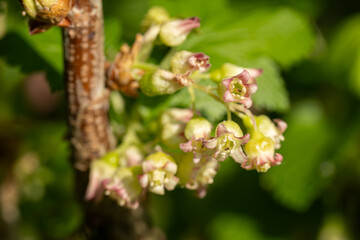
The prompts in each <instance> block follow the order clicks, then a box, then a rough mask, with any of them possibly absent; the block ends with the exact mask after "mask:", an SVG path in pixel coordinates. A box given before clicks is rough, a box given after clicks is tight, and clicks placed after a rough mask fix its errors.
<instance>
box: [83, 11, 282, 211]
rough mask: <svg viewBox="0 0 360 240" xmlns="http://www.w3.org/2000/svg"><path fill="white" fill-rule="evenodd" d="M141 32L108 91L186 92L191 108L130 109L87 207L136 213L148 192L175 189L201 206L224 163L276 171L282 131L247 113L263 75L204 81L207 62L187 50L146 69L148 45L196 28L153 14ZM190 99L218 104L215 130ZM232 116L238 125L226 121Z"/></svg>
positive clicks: (233, 70)
mask: <svg viewBox="0 0 360 240" xmlns="http://www.w3.org/2000/svg"><path fill="white" fill-rule="evenodd" d="M142 25H143V28H144V29H145V31H146V32H145V33H144V35H141V37H139V35H138V37H137V39H136V41H135V43H134V45H133V47H132V48H129V47H125V48H124V49H125V50H126V51H125V50H124V49H123V50H122V53H121V55H120V56H118V58H117V59H118V61H117V62H116V64H114V63H113V64H112V65H111V66H110V67H109V71H108V77H110V79H111V80H112V82H110V83H109V84H113V85H114V86H115V87H116V88H117V89H119V90H122V91H124V89H127V91H124V92H125V93H128V95H131V94H129V93H133V92H131V91H130V90H131V89H130V90H129V86H139V88H140V90H141V93H142V94H143V95H147V96H148V97H152V96H157V95H165V94H174V93H175V92H177V91H178V90H180V89H184V90H185V89H187V90H188V92H189V95H190V97H189V103H188V105H190V106H192V108H191V109H189V108H169V109H164V108H161V109H164V111H162V112H161V113H160V112H158V111H154V112H151V110H150V111H149V110H144V109H143V108H141V107H135V108H134V109H133V114H132V115H131V117H130V120H129V124H128V125H127V126H126V128H127V131H126V133H125V136H124V137H123V139H122V141H121V144H120V145H119V147H118V148H117V149H116V150H114V151H113V152H110V153H108V154H107V155H105V156H104V157H102V158H101V159H99V160H96V161H94V162H93V163H92V166H91V172H90V181H89V186H88V190H87V194H86V199H88V200H90V199H100V197H101V196H102V195H104V194H105V195H107V196H109V197H110V198H113V199H115V200H116V201H117V202H118V203H119V205H121V206H126V207H128V208H137V207H138V206H139V204H140V199H142V198H141V197H140V196H144V195H145V194H144V193H145V192H146V191H149V192H152V193H155V194H160V195H164V194H165V190H167V191H171V190H173V189H175V187H176V186H177V185H180V186H181V187H184V188H187V189H189V190H193V191H195V193H196V195H197V196H198V197H200V198H202V197H204V196H205V195H206V192H207V188H208V186H209V185H210V184H212V183H213V182H214V178H215V176H216V174H217V173H218V171H219V169H220V167H221V163H222V162H224V161H226V159H233V160H234V161H235V162H236V163H238V164H237V166H239V167H242V168H244V169H246V170H253V169H254V170H257V171H258V172H266V171H268V170H269V168H271V167H272V166H276V165H279V164H280V163H281V162H282V160H283V157H282V156H281V154H279V153H276V152H275V151H276V150H277V149H279V148H280V146H281V142H282V141H283V140H284V135H283V133H284V131H285V130H286V128H287V124H286V123H285V122H284V121H282V120H280V119H274V120H271V119H270V118H268V117H267V116H265V115H259V116H256V115H254V114H253V113H252V112H251V109H250V108H251V107H252V105H253V101H252V96H253V94H254V93H255V92H256V91H257V88H258V86H257V78H258V77H260V76H261V74H262V70H261V69H256V68H243V67H240V66H236V65H234V64H231V63H224V64H223V65H222V66H221V67H220V68H219V69H215V70H213V71H212V72H210V73H207V71H208V70H209V68H210V67H211V64H210V58H209V56H207V55H205V54H204V53H194V52H190V51H186V50H181V51H178V52H175V51H169V54H168V55H167V56H166V57H164V59H163V60H162V61H161V64H159V65H155V64H153V63H151V64H150V63H146V59H147V58H148V57H149V56H150V53H151V49H152V47H153V46H154V44H157V43H159V42H161V43H162V44H165V45H167V46H169V47H173V46H178V45H180V44H181V43H183V42H184V41H185V39H186V38H187V36H188V35H189V33H190V31H191V30H192V29H194V28H197V27H199V25H200V20H199V19H198V18H196V17H194V18H188V19H184V20H182V19H172V18H170V17H169V15H168V13H167V12H166V10H165V9H163V8H159V7H155V8H152V9H151V10H150V11H149V12H148V14H147V15H146V17H145V20H144V21H143V23H142ZM202 79H205V80H212V84H209V85H206V86H204V85H203V82H202V81H201V80H202ZM120 80H122V81H123V82H121V81H120ZM119 81H120V82H119ZM130 83H131V84H130ZM196 91H202V92H203V93H205V94H207V95H208V96H210V97H212V98H214V99H215V100H216V101H218V102H221V104H223V105H224V107H225V108H226V109H227V119H226V120H223V121H220V122H216V124H215V123H214V122H211V121H210V120H209V119H207V118H206V115H205V116H203V115H202V114H201V113H200V112H198V109H197V108H196V107H197V102H196V98H197V94H195V93H196ZM134 96H135V94H134ZM145 99H147V98H145ZM164 99H166V98H165V97H164ZM167 99H169V98H167ZM166 101H167V100H166ZM190 101H191V102H190ZM167 103H168V102H164V106H165V104H167ZM185 104H187V103H181V104H179V105H180V106H184V105H185ZM160 105H161V106H163V105H162V104H160ZM170 105H171V104H170ZM208 107H209V108H211V107H212V106H211V105H210V104H209V106H208ZM147 111H148V112H149V114H148V115H152V116H153V117H152V118H150V119H151V120H150V121H149V120H147V123H149V122H150V124H146V125H149V126H150V127H148V128H145V127H144V126H143V125H145V124H140V122H141V121H142V120H143V119H141V118H142V117H143V115H144V112H147ZM150 112H151V113H150ZM145 115H146V114H145ZM233 115H235V116H236V120H232V116H233ZM133 118H134V119H135V120H134V119H133ZM132 121H135V122H136V121H137V124H134V123H132ZM240 121H241V122H242V124H241V123H240ZM144 122H145V121H144ZM213 126H214V128H213ZM240 126H241V127H240ZM242 126H244V127H242ZM144 133H145V134H144ZM146 133H148V134H146ZM144 135H150V136H152V139H149V138H146V137H144Z"/></svg>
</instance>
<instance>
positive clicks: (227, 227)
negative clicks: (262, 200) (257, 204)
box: [208, 213, 264, 240]
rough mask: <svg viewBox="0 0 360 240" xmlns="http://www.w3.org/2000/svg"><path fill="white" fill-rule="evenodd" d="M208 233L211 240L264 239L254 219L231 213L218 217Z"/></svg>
mask: <svg viewBox="0 0 360 240" xmlns="http://www.w3.org/2000/svg"><path fill="white" fill-rule="evenodd" d="M208 231H209V236H210V239H211V240H223V239H232V240H242V239H254V240H260V239H264V237H263V236H262V234H261V233H260V232H259V229H258V227H257V225H256V223H255V222H254V221H253V220H252V219H249V218H247V217H244V216H237V215H235V214H231V213H223V214H221V215H220V216H217V217H216V218H215V220H213V222H212V223H211V224H210V226H209V228H208Z"/></svg>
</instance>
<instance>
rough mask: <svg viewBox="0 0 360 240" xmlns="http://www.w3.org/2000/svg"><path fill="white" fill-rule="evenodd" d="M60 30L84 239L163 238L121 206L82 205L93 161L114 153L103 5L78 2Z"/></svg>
mask: <svg viewBox="0 0 360 240" xmlns="http://www.w3.org/2000/svg"><path fill="white" fill-rule="evenodd" d="M67 18H68V19H69V21H70V26H68V27H67V28H65V29H64V31H63V39H64V57H65V86H66V95H67V101H68V123H69V127H70V139H71V141H70V142H71V146H72V161H73V164H74V166H75V177H76V187H77V189H76V191H77V194H78V196H79V198H80V200H81V201H82V205H83V207H84V213H85V216H84V218H85V226H84V228H83V232H84V233H85V235H86V237H87V239H127V240H131V239H161V238H160V237H158V236H157V237H154V231H153V230H152V229H151V228H150V227H149V220H148V218H147V214H146V211H145V210H144V208H143V207H140V208H139V209H138V210H136V211H131V210H128V209H125V208H122V207H119V206H118V205H117V204H116V203H115V201H113V200H110V199H108V198H104V200H103V201H102V202H101V203H99V204H97V205H95V204H94V203H91V202H90V203H89V202H85V201H84V200H83V199H84V196H85V189H86V186H87V181H88V169H89V164H90V163H91V161H93V160H95V159H97V158H99V157H101V156H102V155H104V154H105V153H106V152H107V151H109V150H111V149H113V148H114V145H115V141H114V138H113V135H112V133H111V130H110V126H109V119H108V108H109V98H108V97H109V90H108V89H106V88H105V59H104V47H103V41H104V40H103V36H104V34H103V16H102V3H101V0H76V1H75V2H74V3H73V7H72V9H71V10H70V12H69V15H68V16H67Z"/></svg>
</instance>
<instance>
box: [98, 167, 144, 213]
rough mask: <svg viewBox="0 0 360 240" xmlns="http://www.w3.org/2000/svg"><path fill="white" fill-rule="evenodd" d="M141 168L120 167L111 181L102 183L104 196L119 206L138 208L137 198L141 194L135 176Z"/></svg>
mask: <svg viewBox="0 0 360 240" xmlns="http://www.w3.org/2000/svg"><path fill="white" fill-rule="evenodd" d="M140 173H141V167H140V166H136V167H121V168H120V169H118V170H117V171H116V173H115V174H114V175H113V176H112V178H111V179H107V180H105V181H104V182H103V185H104V188H105V195H108V196H109V197H110V198H112V199H115V200H116V201H117V202H118V204H119V205H120V206H125V207H128V208H131V209H136V208H138V206H139V196H140V193H141V192H142V188H141V187H140V184H139V180H138V178H137V176H138V175H139V174H140Z"/></svg>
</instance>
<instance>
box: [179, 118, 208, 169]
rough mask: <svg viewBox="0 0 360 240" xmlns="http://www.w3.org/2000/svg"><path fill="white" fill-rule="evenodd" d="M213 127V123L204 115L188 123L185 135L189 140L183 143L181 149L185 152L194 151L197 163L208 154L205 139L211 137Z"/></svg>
mask: <svg viewBox="0 0 360 240" xmlns="http://www.w3.org/2000/svg"><path fill="white" fill-rule="evenodd" d="M211 129H212V126H211V123H210V122H209V121H208V120H206V119H205V118H202V117H197V118H193V119H191V120H190V121H189V122H188V123H187V125H186V128H185V137H186V139H187V140H188V142H185V143H181V144H180V149H181V150H182V151H184V152H192V153H193V154H194V163H195V164H196V163H199V161H200V159H201V158H202V157H203V156H204V155H207V150H208V149H207V148H206V147H205V146H204V145H203V141H204V140H207V139H209V138H210V133H211Z"/></svg>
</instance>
